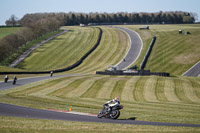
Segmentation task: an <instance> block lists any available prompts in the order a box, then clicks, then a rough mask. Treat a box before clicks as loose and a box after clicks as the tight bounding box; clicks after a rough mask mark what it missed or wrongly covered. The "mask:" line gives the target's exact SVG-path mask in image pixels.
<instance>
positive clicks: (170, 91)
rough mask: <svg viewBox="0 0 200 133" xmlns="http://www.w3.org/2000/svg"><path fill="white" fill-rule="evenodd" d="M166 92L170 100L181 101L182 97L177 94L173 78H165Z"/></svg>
mask: <svg viewBox="0 0 200 133" xmlns="http://www.w3.org/2000/svg"><path fill="white" fill-rule="evenodd" d="M164 94H165V97H166V98H167V100H168V101H169V102H180V99H179V98H178V97H177V95H176V94H175V83H174V82H173V79H171V78H166V79H165V87H164Z"/></svg>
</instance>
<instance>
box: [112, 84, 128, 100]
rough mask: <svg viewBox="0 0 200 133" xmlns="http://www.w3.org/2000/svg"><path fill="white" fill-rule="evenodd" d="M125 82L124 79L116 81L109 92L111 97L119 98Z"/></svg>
mask: <svg viewBox="0 0 200 133" xmlns="http://www.w3.org/2000/svg"><path fill="white" fill-rule="evenodd" d="M126 82H127V81H126V80H119V81H117V82H116V84H115V86H114V88H113V91H112V93H111V99H113V98H115V97H119V98H120V99H121V95H122V91H123V89H124V86H125V84H126Z"/></svg>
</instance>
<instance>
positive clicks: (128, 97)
mask: <svg viewBox="0 0 200 133" xmlns="http://www.w3.org/2000/svg"><path fill="white" fill-rule="evenodd" d="M139 79H140V77H133V78H130V79H129V80H128V81H127V82H126V84H125V86H124V89H123V91H122V96H121V99H122V100H123V101H129V102H134V101H135V99H134V97H133V90H134V89H135V84H136V83H137V81H138V80H139Z"/></svg>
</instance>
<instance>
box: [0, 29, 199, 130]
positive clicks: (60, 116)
mask: <svg viewBox="0 0 200 133" xmlns="http://www.w3.org/2000/svg"><path fill="white" fill-rule="evenodd" d="M120 29H121V30H123V31H125V32H127V34H128V35H129V37H130V40H131V48H130V49H129V51H128V53H127V55H126V56H125V61H123V60H122V61H121V62H120V63H119V64H117V66H118V69H125V68H127V67H128V66H129V65H130V64H132V63H133V62H134V61H135V60H136V59H137V58H138V56H139V54H140V51H141V48H142V42H141V39H140V37H139V36H138V35H137V33H135V32H133V31H132V30H128V29H125V28H120ZM135 41H136V42H135ZM80 75H84V74H66V75H57V76H53V77H50V76H42V77H33V78H25V79H19V80H18V81H17V84H16V85H12V81H9V82H8V83H3V82H1V83H0V91H2V90H6V89H11V88H14V87H17V86H22V85H26V84H30V83H33V82H37V81H40V80H45V79H49V78H56V77H66V76H80ZM97 113H98V112H97ZM0 116H13V117H24V118H36V119H49V120H65V121H81V122H98V123H116V124H135V125H157V126H187V127H200V125H197V124H180V123H163V122H148V121H137V120H133V119H134V118H132V119H119V120H111V119H105V118H102V119H98V118H97V117H94V116H86V115H78V114H71V113H64V112H56V111H50V110H41V109H33V108H28V107H21V106H16V105H10V104H5V103H0Z"/></svg>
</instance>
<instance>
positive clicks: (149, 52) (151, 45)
mask: <svg viewBox="0 0 200 133" xmlns="http://www.w3.org/2000/svg"><path fill="white" fill-rule="evenodd" d="M155 41H156V36H153V38H152V41H151V43H150V46H149V49H148V50H147V53H146V55H145V56H144V59H143V61H142V63H141V65H140V69H141V70H144V68H145V65H146V63H147V60H148V58H149V55H150V54H151V51H152V48H153V45H154V43H155Z"/></svg>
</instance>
